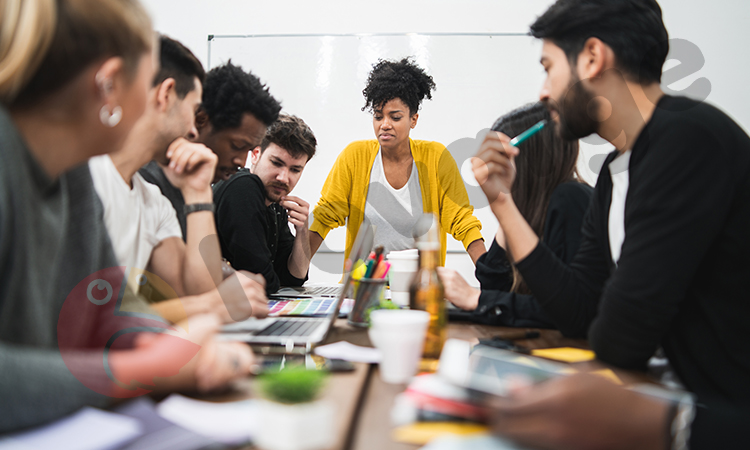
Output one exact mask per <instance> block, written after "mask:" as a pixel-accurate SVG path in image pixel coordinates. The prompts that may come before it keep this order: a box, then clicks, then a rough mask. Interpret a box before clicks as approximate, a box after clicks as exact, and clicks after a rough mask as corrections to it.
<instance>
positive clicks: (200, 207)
mask: <svg viewBox="0 0 750 450" xmlns="http://www.w3.org/2000/svg"><path fill="white" fill-rule="evenodd" d="M197 211H211V212H214V211H215V207H214V204H213V203H193V204H190V205H185V206H183V207H182V212H183V214H185V215H186V216H187V215H188V214H190V213H194V212H197Z"/></svg>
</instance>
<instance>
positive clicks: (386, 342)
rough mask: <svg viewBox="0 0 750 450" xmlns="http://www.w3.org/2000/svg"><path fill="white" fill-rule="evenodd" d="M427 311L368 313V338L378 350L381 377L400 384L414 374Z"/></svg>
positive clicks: (384, 310)
mask: <svg viewBox="0 0 750 450" xmlns="http://www.w3.org/2000/svg"><path fill="white" fill-rule="evenodd" d="M429 322H430V314H429V313H428V312H426V311H417V310H398V309H379V310H376V311H373V312H372V313H370V323H371V326H370V330H369V335H370V341H372V343H373V345H374V346H375V347H376V348H377V349H378V350H380V353H381V359H380V376H381V378H382V379H383V381H385V382H386V383H392V384H403V383H407V382H409V380H410V379H411V378H412V377H413V376H414V375H415V374H416V373H417V368H418V367H419V360H420V358H421V356H422V350H423V348H424V340H425V335H426V333H427V325H428V324H429Z"/></svg>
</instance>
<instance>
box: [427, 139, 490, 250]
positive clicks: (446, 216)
mask: <svg viewBox="0 0 750 450" xmlns="http://www.w3.org/2000/svg"><path fill="white" fill-rule="evenodd" d="M438 201H439V207H440V225H441V226H442V227H443V229H444V230H445V231H447V232H449V233H450V234H451V235H452V236H453V237H454V238H455V239H456V240H457V241H460V242H462V243H463V244H464V248H468V247H469V244H471V243H472V242H474V241H476V240H480V239H484V238H483V237H482V232H481V230H482V223H481V222H480V221H479V219H477V218H476V217H475V216H474V207H473V206H471V203H469V194H467V193H466V186H464V182H463V178H462V177H461V172H459V170H458V166H457V165H456V161H455V160H454V159H453V156H451V154H450V152H449V151H448V150H447V149H445V147H443V150H442V153H441V154H440V159H439V161H438Z"/></svg>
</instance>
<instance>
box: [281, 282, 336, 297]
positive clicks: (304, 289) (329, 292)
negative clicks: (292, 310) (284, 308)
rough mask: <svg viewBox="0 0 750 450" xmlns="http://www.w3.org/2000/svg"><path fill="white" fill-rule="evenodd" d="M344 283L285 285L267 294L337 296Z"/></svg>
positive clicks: (282, 295)
mask: <svg viewBox="0 0 750 450" xmlns="http://www.w3.org/2000/svg"><path fill="white" fill-rule="evenodd" d="M343 287H344V285H342V284H328V285H323V286H300V287H292V286H285V287H282V288H280V289H279V290H278V291H276V292H274V293H273V294H271V295H269V297H271V298H302V297H308V298H313V297H326V298H337V297H338V296H339V294H340V293H341V290H342V289H343Z"/></svg>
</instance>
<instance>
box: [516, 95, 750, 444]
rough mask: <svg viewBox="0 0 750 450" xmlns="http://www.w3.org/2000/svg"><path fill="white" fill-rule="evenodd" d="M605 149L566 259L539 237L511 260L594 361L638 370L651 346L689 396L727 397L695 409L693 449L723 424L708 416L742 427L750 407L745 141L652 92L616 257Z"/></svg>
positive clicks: (716, 120)
mask: <svg viewBox="0 0 750 450" xmlns="http://www.w3.org/2000/svg"><path fill="white" fill-rule="evenodd" d="M615 156H616V154H615V153H613V154H611V155H609V157H608V158H607V159H606V160H605V166H604V168H603V170H602V172H601V173H600V175H599V179H598V182H597V185H596V188H595V190H594V196H593V198H592V201H591V204H590V207H589V211H588V213H587V214H586V217H585V219H584V223H583V229H582V233H583V239H582V241H581V246H580V248H579V250H578V253H577V254H576V255H575V257H574V258H573V260H572V261H571V263H570V264H569V265H566V264H564V263H563V262H562V261H560V259H559V258H557V257H556V256H555V255H554V252H552V251H551V250H550V249H549V248H548V247H547V246H546V245H545V244H544V243H543V242H542V243H540V244H539V245H538V246H537V247H536V248H535V249H534V250H533V251H532V252H531V254H529V255H528V256H527V257H526V258H525V259H523V260H522V261H520V262H519V263H518V264H517V268H518V269H519V271H520V272H521V274H522V275H523V277H524V279H525V281H526V283H527V284H528V286H529V287H530V288H531V290H532V291H533V292H534V294H535V295H536V297H537V299H538V300H539V301H540V303H541V304H542V306H543V307H544V310H545V311H546V312H547V313H548V314H549V315H550V317H551V318H554V320H555V323H557V325H558V326H559V327H560V328H561V329H562V330H563V331H564V332H565V333H566V334H569V335H580V336H584V335H586V334H588V338H589V342H590V344H591V347H592V349H593V350H594V351H595V352H596V355H597V358H599V359H600V360H602V361H604V362H607V363H609V364H613V365H615V366H619V367H622V368H626V369H645V367H646V364H647V361H648V360H649V358H650V357H651V356H652V355H653V354H654V351H655V350H656V349H657V347H659V346H662V347H663V348H664V352H665V354H666V356H667V358H668V359H669V361H670V363H671V365H672V367H673V368H674V370H675V372H676V373H677V375H678V376H679V377H680V378H681V380H682V381H683V382H684V384H685V386H686V387H687V388H688V389H689V390H691V391H692V392H694V393H696V394H697V396H698V400H699V401H706V402H708V403H707V404H717V403H716V402H718V403H719V404H721V405H728V406H727V408H728V410H729V411H733V412H731V413H726V412H725V410H726V408H725V407H724V406H722V407H713V408H711V407H709V408H699V412H698V416H697V417H696V421H695V424H694V426H693V437H692V443H693V445H694V446H695V448H700V447H702V446H704V445H705V447H704V448H714V447H712V445H713V444H715V442H712V441H711V439H714V440H716V439H717V438H718V437H719V436H718V434H717V433H718V431H717V430H719V429H721V428H726V429H728V428H731V424H730V425H727V424H724V426H723V427H721V428H720V427H718V423H719V422H720V421H721V420H732V423H733V424H735V425H736V426H737V427H738V429H742V427H741V425H742V421H743V420H745V419H746V418H747V417H748V410H750V385H748V381H750V351H748V348H750V334H748V333H747V328H746V327H748V326H749V325H750V294H749V293H748V288H747V287H748V281H750V258H748V255H750V138H748V136H747V134H746V133H745V132H744V131H743V130H742V129H741V128H740V127H739V126H738V125H737V124H736V123H734V122H733V121H732V120H731V119H730V118H729V117H728V116H726V115H725V114H724V113H722V112H721V111H719V110H717V109H716V108H714V107H712V106H709V105H707V104H705V103H698V102H695V101H693V100H689V99H686V98H679V97H670V96H664V97H663V98H662V99H660V100H659V102H658V104H657V108H656V110H655V111H654V114H653V116H652V117H651V119H650V120H649V122H648V123H647V124H646V125H645V127H644V128H643V131H642V132H641V134H640V135H639V137H638V139H637V140H636V142H635V144H634V146H633V149H632V154H631V159H630V167H629V189H628V192H627V196H626V203H625V240H624V242H623V245H622V253H621V256H620V259H619V261H618V263H617V265H615V263H614V262H613V261H612V258H611V255H610V246H609V239H608V216H609V206H610V203H611V194H612V180H611V177H610V174H609V171H608V170H607V166H608V164H609V163H610V162H611V161H612V160H613V159H614V157H615ZM702 399H703V400H702ZM743 418H744V419H743ZM744 425H747V424H746V423H745V424H744ZM736 437H737V436H736ZM738 439H739V438H738ZM743 439H745V442H746V440H747V439H748V438H747V437H745V438H743ZM725 448H726V447H725ZM744 448H747V447H744Z"/></svg>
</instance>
